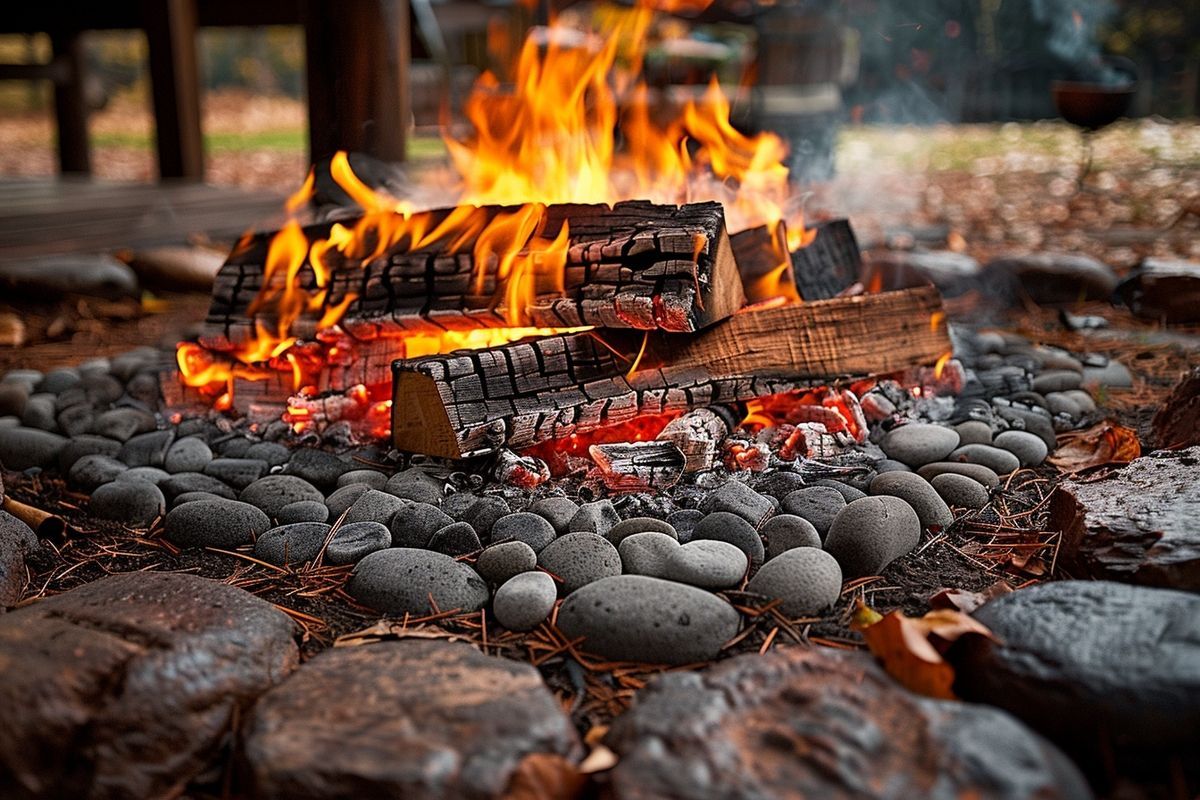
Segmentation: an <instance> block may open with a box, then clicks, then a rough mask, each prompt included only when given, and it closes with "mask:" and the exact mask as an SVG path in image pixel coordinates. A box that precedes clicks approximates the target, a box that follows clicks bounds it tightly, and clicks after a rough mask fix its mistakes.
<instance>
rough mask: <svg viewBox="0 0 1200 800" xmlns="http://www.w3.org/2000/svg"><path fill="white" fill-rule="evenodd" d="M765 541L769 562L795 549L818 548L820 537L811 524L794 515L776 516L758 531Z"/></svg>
mask: <svg viewBox="0 0 1200 800" xmlns="http://www.w3.org/2000/svg"><path fill="white" fill-rule="evenodd" d="M759 533H761V534H762V535H763V536H764V537H765V538H766V540H767V553H766V557H767V560H768V561H769V560H770V559H772V558H775V556H777V555H779V554H780V553H784V552H787V551H788V550H791V549H792V548H795V547H818V548H819V547H820V546H821V535H820V534H819V533H817V529H816V528H815V527H814V526H813V524H812V523H811V522H809V521H808V520H806V519H805V518H804V517H798V516H795V515H794V514H777V515H776V516H774V517H771V518H770V519H769V520H767V522H766V524H765V525H763V526H762V528H761V529H760V530H759Z"/></svg>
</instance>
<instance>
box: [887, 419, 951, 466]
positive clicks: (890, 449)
mask: <svg viewBox="0 0 1200 800" xmlns="http://www.w3.org/2000/svg"><path fill="white" fill-rule="evenodd" d="M958 445H959V441H958V434H957V433H956V432H955V431H954V430H953V429H952V428H943V427H942V426H941V425H926V424H923V423H917V422H914V423H909V424H908V425H901V426H900V427H899V428H893V429H892V430H891V431H889V432H888V433H887V435H886V436H884V437H883V439H881V440H880V442H879V447H880V448H881V449H882V450H883V452H884V453H886V454H887V455H888V457H889V458H894V459H896V460H897V461H902V462H904V463H905V464H908V465H909V466H910V467H914V468H916V467H921V466H924V465H925V464H930V463H932V462H934V461H941V460H942V459H944V458H945V457H946V456H948V455H949V454H950V452H951V451H952V450H954V448H956V447H958Z"/></svg>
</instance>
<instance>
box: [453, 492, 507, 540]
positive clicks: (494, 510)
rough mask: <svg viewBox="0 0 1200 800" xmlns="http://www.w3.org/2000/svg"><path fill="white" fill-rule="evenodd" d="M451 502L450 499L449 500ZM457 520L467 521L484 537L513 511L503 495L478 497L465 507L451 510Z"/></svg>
mask: <svg viewBox="0 0 1200 800" xmlns="http://www.w3.org/2000/svg"><path fill="white" fill-rule="evenodd" d="M447 502H449V501H447ZM449 513H450V517H451V518H452V519H454V520H455V521H456V522H465V523H467V524H468V525H470V526H471V527H472V528H474V529H475V533H476V534H478V535H479V537H480V538H481V539H482V538H483V537H485V536H487V535H488V534H489V533H491V530H492V527H493V526H494V525H495V524H496V523H497V522H498V521H499V520H500V519H501V518H502V517H506V516H508V515H509V514H511V513H512V509H511V508H509V507H508V502H507V501H506V500H505V499H504V498H503V497H491V496H489V497H476V498H474V499H473V500H472V501H471V502H469V503H466V504H465V505H464V507H463V508H461V509H455V510H454V511H451V512H449Z"/></svg>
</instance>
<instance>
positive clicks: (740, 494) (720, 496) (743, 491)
mask: <svg viewBox="0 0 1200 800" xmlns="http://www.w3.org/2000/svg"><path fill="white" fill-rule="evenodd" d="M700 510H701V511H703V512H704V513H705V514H711V513H713V512H714V511H728V512H729V513H731V514H737V515H738V516H739V517H741V518H742V519H744V520H746V521H747V522H749V523H750V524H751V525H753V526H754V527H755V528H757V527H758V526H759V525H761V524H762V523H763V522H764V521H765V520H766V519H767V517H769V516H771V514H773V513H774V512H775V508H774V506H773V505H772V504H771V501H770V500H768V499H767V498H766V497H764V496H762V495H761V494H759V493H758V492H756V491H754V490H753V489H751V488H750V487H749V486H747V485H746V484H744V483H742V482H741V481H739V480H731V481H727V482H726V483H724V484H722V485H721V486H718V487H717V488H716V489H714V490H713V491H711V492H709V493H708V496H707V497H705V498H704V500H703V501H702V502H701V503H700Z"/></svg>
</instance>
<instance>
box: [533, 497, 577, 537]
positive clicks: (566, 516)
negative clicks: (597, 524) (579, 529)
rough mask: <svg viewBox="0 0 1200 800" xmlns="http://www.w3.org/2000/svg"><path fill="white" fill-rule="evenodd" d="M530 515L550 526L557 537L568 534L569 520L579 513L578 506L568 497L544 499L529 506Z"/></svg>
mask: <svg viewBox="0 0 1200 800" xmlns="http://www.w3.org/2000/svg"><path fill="white" fill-rule="evenodd" d="M529 512H530V513H531V514H537V515H538V516H539V517H542V518H543V519H545V520H546V521H547V522H549V523H550V524H551V525H552V526H554V532H555V533H556V534H558V535H559V536H562V535H563V534H564V533H570V530H571V520H572V518H574V516H575V515H576V514H577V513H578V512H579V504H578V503H576V502H575V501H574V500H572V499H571V498H569V497H544V498H542V499H541V500H537V501H535V502H534V503H532V504H531V505H530V506H529Z"/></svg>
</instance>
